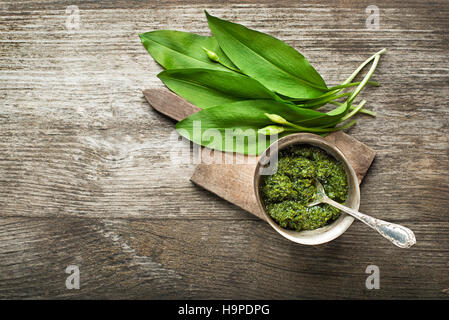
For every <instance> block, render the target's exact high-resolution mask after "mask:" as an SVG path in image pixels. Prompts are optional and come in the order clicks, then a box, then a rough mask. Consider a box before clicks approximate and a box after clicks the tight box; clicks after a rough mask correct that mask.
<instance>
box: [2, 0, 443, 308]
mask: <svg viewBox="0 0 449 320" xmlns="http://www.w3.org/2000/svg"><path fill="white" fill-rule="evenodd" d="M68 5H76V6H77V7H78V9H79V18H80V19H79V27H77V28H72V26H73V25H72V24H71V23H72V22H71V20H69V21H68V20H67V19H68V15H67V13H66V9H67V6H68ZM370 5H376V6H377V7H378V8H379V12H380V28H379V30H369V29H367V27H366V24H365V21H366V19H367V17H368V15H369V13H367V12H366V8H367V7H368V6H370ZM204 9H207V10H209V11H210V12H211V13H212V14H214V15H218V16H220V17H223V18H225V19H232V20H234V21H238V22H240V23H243V24H245V25H247V26H248V27H251V28H255V29H258V30H260V31H262V32H266V33H269V34H272V35H273V36H276V37H278V38H280V39H283V40H285V41H286V42H288V43H289V44H291V45H292V46H294V47H296V48H298V49H299V50H301V52H302V53H303V54H304V55H305V56H306V57H307V58H308V59H309V60H310V61H311V62H312V64H313V65H314V66H315V67H316V69H317V70H318V71H319V72H320V73H321V74H322V75H323V77H324V79H325V80H326V82H327V83H328V84H329V85H334V84H337V83H338V82H339V81H341V80H342V79H344V78H345V77H347V76H348V75H349V74H350V73H351V72H352V70H354V69H355V68H356V66H358V64H359V63H360V62H362V61H363V60H364V59H365V58H366V57H368V56H369V55H371V54H372V53H374V52H376V51H378V50H379V49H381V48H384V47H385V48H387V49H388V53H387V54H386V55H384V56H383V57H382V59H381V61H380V64H379V66H378V69H377V70H376V73H375V75H374V80H378V81H380V82H381V86H380V87H378V88H372V87H371V88H366V90H364V91H363V97H364V98H365V99H367V101H368V103H367V105H366V107H367V108H369V109H372V110H375V111H376V112H377V114H378V116H377V117H376V118H371V117H368V116H363V115H360V116H359V120H360V121H359V122H358V124H357V125H356V126H355V127H353V128H352V129H350V131H349V133H350V134H351V136H354V137H355V138H357V139H358V140H359V141H361V142H363V143H365V144H367V145H369V146H370V147H372V148H373V149H375V150H376V152H377V155H376V159H375V160H374V162H373V165H372V166H371V168H370V170H369V171H368V174H367V175H366V177H365V179H364V181H363V183H362V185H361V206H360V210H361V211H362V212H365V213H367V214H371V215H374V216H376V217H379V218H381V219H385V220H390V221H392V222H396V223H400V224H404V225H405V226H407V227H410V228H411V229H413V230H414V231H415V234H416V238H417V244H416V245H415V246H414V247H413V248H411V249H409V250H403V249H399V248H396V247H394V246H392V245H391V244H390V243H389V242H388V241H386V240H384V239H382V238H381V237H380V236H378V235H377V234H376V233H375V232H372V231H371V230H370V229H368V227H366V226H364V225H363V224H362V223H354V224H353V225H352V226H351V227H350V228H349V229H348V231H347V232H346V233H345V234H343V235H342V236H341V237H340V238H338V239H337V240H335V241H332V242H331V243H329V244H326V245H322V246H318V247H307V246H301V245H296V244H294V243H291V242H289V241H287V240H285V239H283V238H281V237H280V236H279V235H277V234H276V233H275V232H274V231H273V230H272V229H271V228H270V227H269V226H268V225H267V224H266V223H265V222H263V221H260V220H259V219H257V218H255V217H253V216H252V215H250V214H248V213H245V212H243V211H242V210H241V209H239V208H238V207H236V206H233V205H231V204H229V203H228V202H226V201H224V200H222V199H220V198H219V197H217V196H214V195H213V194H211V193H209V192H205V191H204V190H203V189H201V188H199V187H197V186H195V185H194V184H192V183H191V182H190V181H189V178H190V176H191V175H192V173H193V170H194V167H195V165H196V164H194V163H189V162H186V163H184V164H181V165H180V164H179V163H177V164H176V165H175V164H174V163H173V161H171V160H172V158H171V157H172V155H173V150H178V149H177V148H178V147H179V141H177V139H175V138H176V135H175V134H174V131H173V127H174V121H172V120H169V119H167V118H166V117H164V116H162V115H160V114H158V113H157V112H154V110H152V109H151V108H150V107H149V106H148V104H147V102H146V101H145V98H144V96H143V95H142V90H143V89H146V88H151V87H162V84H161V83H160V82H159V80H158V78H157V77H156V74H157V73H158V72H159V71H160V70H161V68H160V67H159V66H158V65H157V64H156V63H155V62H154V61H153V60H152V59H151V57H150V56H149V55H148V53H147V52H146V51H145V49H144V48H143V46H142V45H141V43H140V40H139V38H138V36H137V34H138V33H141V32H145V31H150V30H156V29H177V30H184V31H191V32H196V33H199V34H209V32H208V28H207V23H206V20H205V17H204V14H203V10H204ZM70 12H71V11H70V10H69V13H70ZM68 26H69V29H70V30H69V29H68ZM448 29H449V3H448V1H447V0H437V1H418V0H406V1H400V2H399V1H386V0H381V1H375V2H373V1H365V0H362V1H356V0H340V1H327V2H323V1H317V0H311V1H296V0H295V1H283V0H279V1H268V0H265V1H257V2H256V1H254V2H252V3H251V2H248V1H208V0H194V1H191V2H186V1H172V0H168V1H120V0H118V1H70V2H65V1H64V2H55V1H48V0H40V1H20V2H17V1H12V0H10V1H1V2H0V298H139V299H146V298H159V299H161V298H168V299H172V298H189V299H191V298H192V299H193V298H274V299H281V298H284V299H296V298H298V299H302V298H326V299H331V298H334V299H342V298H356V299H367V298H375V299H395V298H415V299H416V298H437V299H448V298H449V276H448V274H449V273H448V271H449V232H448V231H449V214H448V213H449V209H448V208H449V197H448V195H449V178H448V171H449V127H448V124H449V109H448V105H449V72H448V71H449V68H448V64H447V61H449V35H448V32H447V30H448ZM174 146H176V148H175V149H174ZM184 147H185V148H184V149H186V150H190V146H189V145H185V146H184ZM68 265H78V266H79V268H80V275H81V287H80V289H79V290H76V289H75V290H67V289H66V287H65V279H66V277H67V276H68V275H67V274H66V273H65V269H66V267H67V266H68ZM368 265H377V266H378V267H379V269H380V289H378V290H376V289H373V290H368V289H367V288H366V287H365V280H366V278H367V276H368V274H366V273H365V270H366V267H367V266H368Z"/></svg>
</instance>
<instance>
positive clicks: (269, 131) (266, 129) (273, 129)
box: [257, 126, 285, 136]
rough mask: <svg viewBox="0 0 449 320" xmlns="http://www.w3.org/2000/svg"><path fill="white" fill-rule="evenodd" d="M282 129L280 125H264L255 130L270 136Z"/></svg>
mask: <svg viewBox="0 0 449 320" xmlns="http://www.w3.org/2000/svg"><path fill="white" fill-rule="evenodd" d="M284 130H285V129H284V127H281V126H266V127H264V128H261V129H259V130H257V132H258V133H260V134H263V135H266V136H272V135H275V134H278V133H281V132H283V131H284Z"/></svg>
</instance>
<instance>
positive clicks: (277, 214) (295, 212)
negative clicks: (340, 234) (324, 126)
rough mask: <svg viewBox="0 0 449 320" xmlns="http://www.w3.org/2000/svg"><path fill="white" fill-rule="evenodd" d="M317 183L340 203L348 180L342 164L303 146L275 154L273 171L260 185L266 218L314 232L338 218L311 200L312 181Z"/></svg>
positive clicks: (329, 208) (313, 192)
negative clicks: (274, 170)
mask: <svg viewBox="0 0 449 320" xmlns="http://www.w3.org/2000/svg"><path fill="white" fill-rule="evenodd" d="M315 179H317V180H318V181H320V182H321V184H322V185H323V187H324V190H325V191H326V194H327V196H328V197H329V198H331V199H333V200H335V201H337V202H340V203H344V202H345V200H346V197H347V195H348V181H347V176H346V172H345V169H344V167H343V164H342V163H340V162H339V161H337V160H336V159H335V158H333V157H332V156H331V155H329V154H327V153H326V152H325V151H323V150H321V149H319V148H316V147H311V146H307V145H294V146H290V147H288V148H286V149H283V150H281V151H280V152H279V159H278V163H277V171H276V173H275V174H273V175H270V176H266V177H265V178H264V180H263V182H262V185H261V195H262V201H263V203H264V205H265V207H266V209H267V211H268V213H269V215H270V216H271V217H272V218H273V220H274V221H276V222H277V223H278V224H279V225H280V226H281V227H283V228H286V229H291V230H296V231H300V230H314V229H317V228H320V227H323V226H325V225H327V224H328V223H330V222H332V221H334V220H335V219H337V218H338V217H339V216H340V211H339V210H338V209H336V208H334V207H332V206H330V205H328V204H325V203H322V204H319V205H316V206H313V207H308V206H307V205H308V204H310V203H311V202H313V201H314V200H315V197H316V187H315V183H314V180H315Z"/></svg>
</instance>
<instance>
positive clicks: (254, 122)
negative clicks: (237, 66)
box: [176, 100, 331, 155]
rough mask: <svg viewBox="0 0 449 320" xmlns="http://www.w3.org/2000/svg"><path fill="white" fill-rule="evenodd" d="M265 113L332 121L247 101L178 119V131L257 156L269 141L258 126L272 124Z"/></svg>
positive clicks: (308, 111)
mask: <svg viewBox="0 0 449 320" xmlns="http://www.w3.org/2000/svg"><path fill="white" fill-rule="evenodd" d="M266 114H276V115H278V116H280V117H282V118H284V119H286V120H287V121H290V122H293V123H299V122H301V121H303V122H306V121H311V122H312V121H316V122H317V123H323V122H326V123H327V121H330V120H331V118H330V116H328V115H327V114H325V113H321V112H318V111H315V110H311V109H301V108H298V107H295V106H294V105H291V104H287V103H283V102H279V101H273V100H246V101H238V102H232V103H227V104H222V105H218V106H215V107H210V108H207V109H203V110H201V111H199V112H197V113H195V114H192V115H191V116H189V117H187V118H186V119H184V120H182V121H180V122H178V123H177V124H176V130H177V131H178V133H179V134H180V135H182V136H183V137H185V138H187V139H189V140H191V141H193V142H195V143H197V144H200V145H202V146H207V147H209V148H211V149H217V150H221V151H228V152H238V153H243V154H249V155H258V154H260V153H261V152H263V151H264V150H265V149H266V148H267V147H268V146H269V144H270V141H266V136H265V135H263V134H257V131H258V130H259V129H262V128H264V127H267V126H269V125H273V122H272V121H271V120H270V119H269V118H268V117H267V116H266ZM317 126H318V125H317ZM285 134H287V133H286V132H283V133H282V134H281V135H280V136H283V135H285ZM232 137H234V139H232Z"/></svg>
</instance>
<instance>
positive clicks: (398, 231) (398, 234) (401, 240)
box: [323, 197, 416, 248]
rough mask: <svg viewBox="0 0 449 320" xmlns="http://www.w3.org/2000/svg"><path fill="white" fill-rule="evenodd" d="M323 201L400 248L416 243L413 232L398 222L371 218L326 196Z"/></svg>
mask: <svg viewBox="0 0 449 320" xmlns="http://www.w3.org/2000/svg"><path fill="white" fill-rule="evenodd" d="M323 202H326V203H328V204H330V205H331V206H333V207H336V208H338V209H340V210H341V211H344V212H346V213H347V214H350V215H351V216H353V217H354V218H356V219H359V220H360V221H362V222H363V223H365V224H367V225H368V226H370V227H371V228H373V229H374V230H376V231H377V232H379V233H380V234H381V235H382V236H383V237H385V238H387V239H388V240H390V241H391V242H392V243H393V244H395V245H396V246H398V247H400V248H410V247H411V246H413V245H414V244H415V243H416V238H415V234H414V233H413V231H412V230H410V229H409V228H406V227H404V226H401V225H399V224H394V223H391V222H387V221H384V220H380V219H376V218H373V217H371V216H368V215H366V214H363V213H361V212H358V211H356V210H353V209H351V208H348V207H346V206H344V205H342V204H340V203H338V202H335V201H334V200H332V199H330V198H328V197H325V198H324V199H323Z"/></svg>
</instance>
